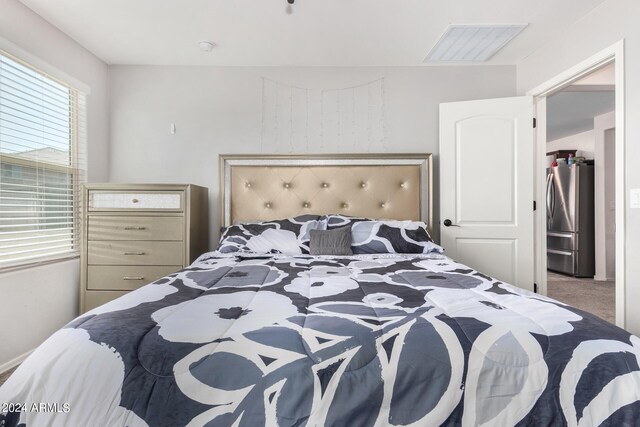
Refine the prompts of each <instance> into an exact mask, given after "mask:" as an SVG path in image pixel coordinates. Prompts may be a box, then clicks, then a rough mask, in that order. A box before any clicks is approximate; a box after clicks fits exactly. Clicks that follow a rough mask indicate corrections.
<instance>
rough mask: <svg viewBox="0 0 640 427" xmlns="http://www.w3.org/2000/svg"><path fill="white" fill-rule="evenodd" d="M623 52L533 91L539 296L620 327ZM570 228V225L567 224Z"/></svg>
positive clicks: (617, 48)
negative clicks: (537, 203)
mask: <svg viewBox="0 0 640 427" xmlns="http://www.w3.org/2000/svg"><path fill="white" fill-rule="evenodd" d="M623 48H624V44H623V41H620V42H618V43H616V45H614V46H611V47H610V48H608V49H605V50H604V51H602V52H600V53H598V54H596V55H594V56H593V57H592V58H589V59H588V60H586V61H584V62H582V63H580V64H578V65H576V66H575V67H573V68H571V69H569V70H567V71H566V72H564V73H562V74H561V75H559V76H557V77H555V78H554V79H552V80H550V81H548V82H546V83H545V84H543V85H541V86H539V87H538V88H536V89H534V90H532V91H530V92H529V94H530V95H533V96H534V97H536V113H537V118H538V122H539V124H540V126H539V128H538V132H537V153H536V156H537V157H536V160H537V166H536V174H537V175H538V176H537V178H536V198H537V199H538V200H540V201H541V202H540V204H541V209H539V210H538V212H537V215H536V280H537V281H538V289H539V291H540V292H541V293H543V294H547V295H549V296H550V297H552V298H554V299H557V300H560V301H562V302H565V303H567V304H570V305H572V306H575V307H577V308H581V309H583V310H585V311H589V312H591V313H593V314H595V315H597V316H599V317H602V318H603V319H605V320H607V321H610V322H612V323H615V324H617V325H618V326H621V327H624V308H625V305H624V262H625V259H624V240H623V239H624V225H625V224H624V181H623V177H624V173H623V169H624V154H623V150H624V121H623V119H624V111H623V108H624V88H623V84H624V79H623V76H624V73H623V69H624V68H623ZM569 157H571V159H569ZM569 162H571V163H572V165H569V164H568V163H569ZM570 192H574V193H575V194H577V195H579V196H580V197H577V198H576V197H573V196H575V195H573V196H572V195H571V194H569V193H570ZM567 221H568V222H569V225H566V224H562V223H563V222H567Z"/></svg>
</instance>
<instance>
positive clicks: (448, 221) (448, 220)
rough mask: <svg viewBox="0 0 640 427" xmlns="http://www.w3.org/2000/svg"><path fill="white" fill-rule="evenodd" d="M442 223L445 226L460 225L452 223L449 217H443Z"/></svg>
mask: <svg viewBox="0 0 640 427" xmlns="http://www.w3.org/2000/svg"><path fill="white" fill-rule="evenodd" d="M442 223H443V224H444V226H445V227H460V226H459V225H456V224H454V223H452V222H451V220H450V219H445V220H444V221H443V222H442Z"/></svg>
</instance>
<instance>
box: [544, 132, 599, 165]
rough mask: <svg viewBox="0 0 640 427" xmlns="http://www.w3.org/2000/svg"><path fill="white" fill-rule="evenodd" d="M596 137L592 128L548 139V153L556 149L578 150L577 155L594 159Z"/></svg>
mask: <svg viewBox="0 0 640 427" xmlns="http://www.w3.org/2000/svg"><path fill="white" fill-rule="evenodd" d="M594 147H595V137H594V133H593V131H592V130H588V131H586V132H581V133H577V134H575V135H569V136H566V137H564V138H559V139H556V140H553V141H547V153H549V152H551V151H556V150H577V151H576V156H582V157H584V158H586V159H593V153H594Z"/></svg>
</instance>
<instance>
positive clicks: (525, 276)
mask: <svg viewBox="0 0 640 427" xmlns="http://www.w3.org/2000/svg"><path fill="white" fill-rule="evenodd" d="M533 164H534V129H533V98H532V97H529V96H521V97H515V98H499V99H484V100H479V101H466V102H451V103H446V104H440V222H441V226H440V235H441V243H442V246H443V247H444V248H445V250H446V252H445V254H446V255H448V256H449V257H451V258H453V259H455V260H456V261H459V262H461V263H463V264H466V265H468V266H470V267H472V268H474V269H476V270H478V271H480V272H482V273H485V274H488V275H490V276H492V277H495V278H496V279H498V280H501V281H504V282H506V283H510V284H512V285H516V286H519V287H521V288H525V289H528V290H533V283H534V239H533V238H534V235H533V232H534V229H533V226H534V212H533V200H534V197H533V195H534V177H533Z"/></svg>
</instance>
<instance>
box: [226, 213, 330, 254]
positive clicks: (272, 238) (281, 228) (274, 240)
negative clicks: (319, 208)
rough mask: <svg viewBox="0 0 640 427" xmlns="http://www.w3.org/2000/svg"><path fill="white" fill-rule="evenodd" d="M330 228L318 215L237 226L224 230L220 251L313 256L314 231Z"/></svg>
mask: <svg viewBox="0 0 640 427" xmlns="http://www.w3.org/2000/svg"><path fill="white" fill-rule="evenodd" d="M324 229H326V220H324V219H321V217H320V216H318V215H301V216H297V217H295V218H288V219H281V220H274V221H265V222H255V223H244V224H236V225H232V226H230V227H227V228H226V229H224V231H223V233H222V236H221V237H220V243H219V244H218V248H217V250H218V251H220V252H223V253H230V252H253V253H276V254H287V255H300V254H308V253H309V239H310V238H311V237H310V233H309V232H310V231H311V230H324Z"/></svg>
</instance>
